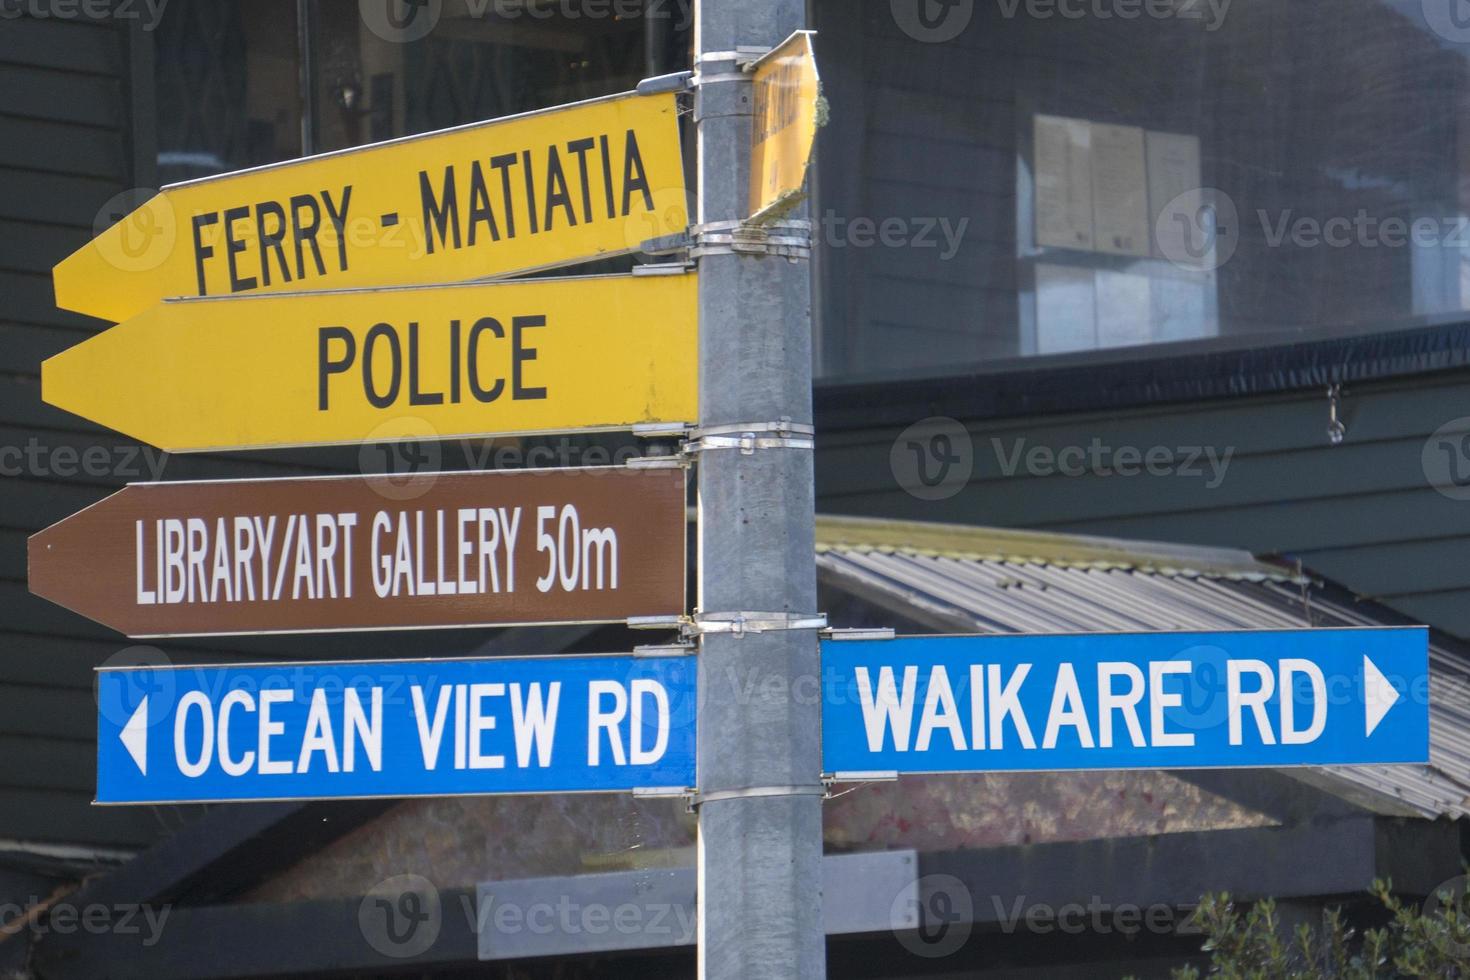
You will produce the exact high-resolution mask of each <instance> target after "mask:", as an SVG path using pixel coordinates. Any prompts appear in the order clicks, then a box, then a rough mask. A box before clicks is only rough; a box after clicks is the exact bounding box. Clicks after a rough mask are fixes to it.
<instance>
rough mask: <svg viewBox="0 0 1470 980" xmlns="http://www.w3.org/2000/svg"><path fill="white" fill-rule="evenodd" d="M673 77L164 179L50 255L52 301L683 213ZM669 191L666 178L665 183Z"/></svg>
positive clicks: (334, 267)
mask: <svg viewBox="0 0 1470 980" xmlns="http://www.w3.org/2000/svg"><path fill="white" fill-rule="evenodd" d="M676 115H677V107H676V103H675V97H674V96H673V95H672V94H663V95H646V96H645V95H619V96H613V97H610V98H605V99H595V100H592V101H590V102H581V103H577V104H575V105H570V106H563V107H561V108H558V109H551V110H547V111H544V112H536V113H530V114H527V115H522V116H511V117H509V118H506V119H500V120H496V121H494V122H487V123H477V124H474V125H470V126H463V127H460V128H458V129H450V130H445V131H443V132H439V133H431V134H428V135H424V136H415V137H410V138H408V139H401V140H395V141H393V142H389V143H380V144H377V145H374V146H364V147H359V148H355V149H351V150H344V151H342V152H339V153H330V154H326V155H324V156H319V157H309V158H307V159H305V160H296V161H292V162H289V163H283V164H277V165H273V166H268V167H261V168H259V169H255V170H247V171H243V172H240V173H235V174H227V175H224V176H221V177H215V178H209V179H205V180H198V181H192V182H189V183H184V184H174V185H172V186H170V187H166V188H164V190H162V191H161V192H160V193H159V194H157V195H156V196H155V197H153V198H152V199H151V200H149V201H148V202H147V203H146V204H144V205H143V206H142V207H140V208H139V209H138V210H136V211H134V212H133V213H132V214H130V215H127V216H125V217H124V218H123V219H122V220H121V221H120V222H118V223H117V224H116V225H114V226H113V227H111V228H110V229H108V230H107V231H106V232H104V233H103V234H102V235H99V236H98V237H97V238H96V239H95V240H93V241H92V242H91V243H90V244H88V245H86V246H85V247H83V248H82V249H81V250H80V251H78V252H76V253H75V254H74V255H72V256H70V257H69V258H67V259H66V260H65V261H64V262H62V263H61V264H60V265H58V266H57V267H56V270H55V284H56V302H57V305H58V306H61V307H62V308H64V309H68V310H75V311H77V312H79V313H87V314H91V315H92V316H97V317H102V318H103V319H107V320H115V321H121V320H125V319H127V318H129V317H132V316H136V315H137V314H139V313H142V312H143V311H144V310H146V309H148V308H149V307H150V306H152V305H153V304H154V303H156V302H158V301H159V300H161V299H170V298H174V297H184V296H190V297H192V296H230V295H239V294H242V293H257V292H303V291H309V290H316V289H341V288H351V287H357V286H400V285H421V284H428V283H444V282H464V281H467V280H471V279H485V278H490V277H494V276H501V275H508V274H512V273H517V272H527V271H532V270H537V269H547V268H554V267H556V266H561V265H566V264H569V263H574V262H579V261H582V260H585V259H595V258H599V257H602V256H607V255H618V254H624V253H627V252H631V251H634V250H636V249H637V248H638V246H639V245H640V244H641V243H642V242H643V241H646V240H648V239H651V238H657V237H660V236H662V235H669V234H676V233H678V232H681V231H683V230H684V229H685V227H687V224H688V215H687V214H685V213H684V208H683V207H682V206H681V207H670V206H669V204H668V202H669V201H680V202H682V200H683V193H682V191H683V188H684V168H683V160H682V157H681V155H680V149H679V129H678V123H677V119H676ZM676 191H677V193H676Z"/></svg>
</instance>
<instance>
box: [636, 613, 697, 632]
mask: <svg viewBox="0 0 1470 980" xmlns="http://www.w3.org/2000/svg"><path fill="white" fill-rule="evenodd" d="M688 623H689V620H688V619H687V618H686V617H684V616H633V617H631V618H629V620H628V629H630V630H679V631H680V632H682V631H683V630H684V627H685V626H687V625H688Z"/></svg>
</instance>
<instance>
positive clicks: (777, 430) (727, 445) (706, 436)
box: [682, 419, 817, 456]
mask: <svg viewBox="0 0 1470 980" xmlns="http://www.w3.org/2000/svg"><path fill="white" fill-rule="evenodd" d="M692 435H693V438H692V439H690V440H689V441H688V442H685V443H684V445H683V446H682V451H683V452H684V453H685V454H687V455H695V454H698V453H706V452H710V451H712V450H716V449H738V450H739V451H740V453H741V455H744V456H752V455H754V454H755V451H756V450H757V449H804V450H813V449H816V446H817V441H816V429H815V428H813V427H812V426H810V425H804V424H802V423H799V422H793V421H791V420H790V419H781V420H780V421H778V422H744V423H739V424H736V425H712V426H705V427H702V428H698V429H694V430H693V432H692Z"/></svg>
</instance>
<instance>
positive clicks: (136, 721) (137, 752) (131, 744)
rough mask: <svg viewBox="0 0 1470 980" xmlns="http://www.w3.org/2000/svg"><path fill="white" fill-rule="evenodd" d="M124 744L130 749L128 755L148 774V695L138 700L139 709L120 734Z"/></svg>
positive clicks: (144, 773) (143, 772)
mask: <svg viewBox="0 0 1470 980" xmlns="http://www.w3.org/2000/svg"><path fill="white" fill-rule="evenodd" d="M118 738H120V739H122V744H123V747H124V748H125V749H127V750H128V755H130V756H132V757H133V761H134V762H136V763H137V764H138V771H139V772H141V773H142V774H143V775H145V776H146V775H148V697H147V695H144V697H143V700H142V701H140V702H138V710H137V711H134V712H133V717H131V718H129V719H128V723H127V724H126V725H124V726H123V729H122V732H121V733H120V734H119V735H118Z"/></svg>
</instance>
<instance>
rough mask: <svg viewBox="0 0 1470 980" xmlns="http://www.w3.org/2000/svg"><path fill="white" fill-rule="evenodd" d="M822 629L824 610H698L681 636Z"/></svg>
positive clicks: (825, 624)
mask: <svg viewBox="0 0 1470 980" xmlns="http://www.w3.org/2000/svg"><path fill="white" fill-rule="evenodd" d="M826 628H827V614H826V613H812V614H805V613H783V612H724V613H699V614H697V615H695V616H694V617H693V618H692V620H691V621H689V622H688V623H686V624H685V626H684V635H685V636H691V637H694V636H708V635H711V634H716V633H719V634H728V635H730V636H735V637H740V636H744V635H745V634H746V633H781V632H786V631H789V630H823V629H826Z"/></svg>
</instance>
